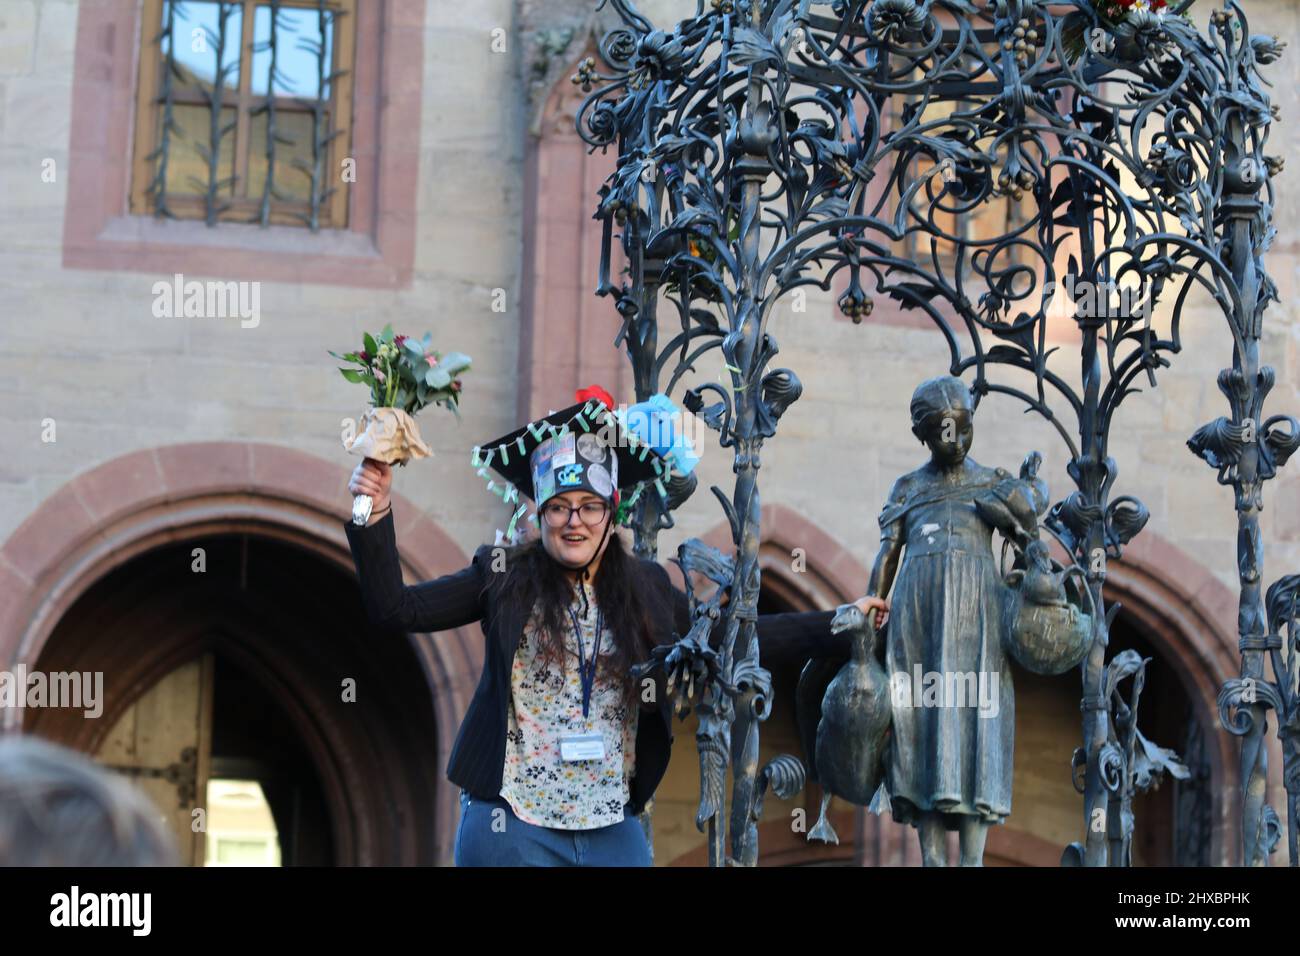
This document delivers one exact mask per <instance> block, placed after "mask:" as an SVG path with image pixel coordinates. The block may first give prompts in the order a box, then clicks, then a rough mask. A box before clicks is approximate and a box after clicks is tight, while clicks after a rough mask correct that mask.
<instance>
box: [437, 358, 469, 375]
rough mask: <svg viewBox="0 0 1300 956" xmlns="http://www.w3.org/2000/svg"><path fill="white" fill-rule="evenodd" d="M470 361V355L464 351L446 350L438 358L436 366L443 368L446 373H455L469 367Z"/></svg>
mask: <svg viewBox="0 0 1300 956" xmlns="http://www.w3.org/2000/svg"><path fill="white" fill-rule="evenodd" d="M471 361H472V360H471V359H470V357H469V356H468V355H466V354H465V353H464V352H448V353H447V354H446V355H444V356H443V357H442V358H440V359H438V368H440V369H444V370H445V371H446V372H447V374H448V375H455V374H456V373H457V372H463V371H464V370H465V369H467V368H469V364H470V362H471Z"/></svg>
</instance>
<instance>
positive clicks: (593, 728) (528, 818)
mask: <svg viewBox="0 0 1300 956" xmlns="http://www.w3.org/2000/svg"><path fill="white" fill-rule="evenodd" d="M587 603H588V613H587V616H586V618H585V619H583V617H582V599H581V597H580V596H579V595H578V594H576V593H575V595H574V599H573V603H572V605H571V606H572V608H573V613H574V615H575V616H577V617H578V619H579V625H580V626H581V628H582V633H583V638H582V639H583V644H584V649H585V654H586V656H587V661H588V666H590V661H591V652H592V648H593V646H594V645H595V642H596V620H597V608H596V601H595V597H594V595H592V594H591V593H590V592H588V600H587ZM566 616H567V615H566ZM538 626H539V615H538V613H537V611H536V610H534V612H533V614H532V615H531V616H530V617H529V619H528V623H527V624H526V625H525V626H524V631H523V634H522V635H521V636H520V639H519V646H518V647H517V648H516V650H515V657H514V664H513V666H512V667H511V670H510V696H511V702H510V707H509V709H508V710H507V717H506V760H505V766H504V768H503V770H502V776H501V796H502V797H503V798H504V799H505V800H506V801H507V802H508V803H509V804H510V807H511V809H512V810H514V812H515V816H517V817H519V819H521V820H523V821H525V822H526V823H533V824H536V825H538V826H545V827H554V828H557V829H561V830H590V829H594V828H596V827H604V826H609V825H610V824H613V823H621V822H622V820H623V805H624V804H625V803H627V802H628V800H629V798H630V791H629V787H628V781H629V779H630V778H631V776H632V773H633V769H634V767H635V760H636V726H637V717H638V710H639V708H637V707H632V708H628V707H627V706H626V705H625V703H624V700H623V688H622V686H621V685H620V684H619V683H618V682H616V681H611V680H610V679H608V677H607V675H606V674H605V673H604V672H603V671H604V668H605V664H604V663H602V664H601V669H600V670H598V671H597V673H596V681H595V685H594V686H593V688H592V691H591V703H590V706H589V708H588V715H589V716H588V717H587V718H586V719H585V720H584V719H583V716H582V680H581V678H580V676H579V673H578V670H579V668H578V643H577V640H576V639H575V637H574V634H573V627H572V626H571V625H570V626H569V627H566V628H565V637H564V656H565V666H564V673H563V675H561V674H560V673H559V669H558V668H556V667H554V666H551V667H547V666H546V664H545V663H544V662H543V660H542V658H541V656H540V651H539V648H538V646H537V636H538ZM613 641H614V639H613V635H612V633H611V632H610V630H609V628H608V627H606V628H605V632H604V634H603V635H602V637H601V640H600V656H601V657H602V658H604V657H606V655H608V654H609V653H611V652H612V651H613ZM629 710H630V712H629ZM579 733H599V734H600V735H601V737H602V738H603V739H604V743H605V758H604V759H603V760H583V761H563V760H561V759H560V743H559V739H560V736H561V735H562V734H579Z"/></svg>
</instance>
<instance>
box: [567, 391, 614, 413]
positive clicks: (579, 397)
mask: <svg viewBox="0 0 1300 956" xmlns="http://www.w3.org/2000/svg"><path fill="white" fill-rule="evenodd" d="M590 398H594V399H595V400H596V401H598V402H600V403H601V404H602V405H604V406H605V407H606V408H608V409H610V410H611V411H613V409H614V398H613V396H612V395H610V394H609V392H607V391H605V390H604V389H603V388H601V387H600V386H599V385H588V386H587V387H586V388H580V389H578V390H577V392H575V393H574V395H573V400H574V401H575V402H585V401H587V400H588V399H590Z"/></svg>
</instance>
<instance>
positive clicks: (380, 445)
mask: <svg viewBox="0 0 1300 956" xmlns="http://www.w3.org/2000/svg"><path fill="white" fill-rule="evenodd" d="M329 354H330V355H333V356H334V357H335V358H337V359H341V360H342V361H344V362H352V363H354V364H355V365H356V366H357V367H356V368H340V369H339V371H340V372H342V373H343V377H344V378H345V379H347V380H348V381H349V382H357V383H360V384H362V385H365V386H367V387H368V388H369V389H370V407H369V408H367V409H366V411H365V412H364V413H363V414H362V416H361V427H360V429H359V430H358V432H357V434H356V435H355V437H353V438H351V439H350V440H349V439H348V438H346V437H345V438H344V439H343V447H344V448H346V449H347V450H348V452H349V453H351V454H354V455H362V456H364V457H366V458H374V459H375V460H376V461H382V462H386V463H388V464H390V465H391V464H398V465H405V464H406V463H407V462H408V461H410V460H412V459H415V458H427V457H429V456H430V455H432V454H433V451H432V449H430V448H429V446H428V445H426V444H425V443H424V441H423V439H421V438H420V430H419V428H417V427H416V424H415V419H414V418H412V416H413V415H415V413H416V412H418V411H420V410H421V409H422V408H424V407H425V406H426V405H444V406H446V407H447V408H449V409H451V411H452V413H453V414H454V415H456V417H457V418H459V417H460V410H459V407H458V406H459V403H460V392H461V381H460V378H459V377H458V376H459V375H460V373H461V372H465V371H468V370H469V367H470V357H469V356H468V355H465V354H463V353H461V352H448V353H447V354H446V355H443V354H442V353H441V352H439V351H437V350H436V349H434V348H433V345H432V336H431V335H430V334H429V333H428V332H426V333H425V334H424V337H423V338H416V337H414V336H410V335H394V334H393V329H392V326H391V325H385V326H384V330H383V331H382V332H380V333H379V335H378V336H372V335H371V334H370V333H369V332H366V333H364V334H363V335H362V348H361V350H360V351H358V352H347V353H345V354H343V355H340V354H339V353H337V352H330V353H329ZM371 504H372V502H371V500H370V496H369V495H358V496H357V497H356V499H355V500H354V501H353V503H352V520H353V522H354V523H356V524H365V523H366V522H367V521H368V520H370V507H371Z"/></svg>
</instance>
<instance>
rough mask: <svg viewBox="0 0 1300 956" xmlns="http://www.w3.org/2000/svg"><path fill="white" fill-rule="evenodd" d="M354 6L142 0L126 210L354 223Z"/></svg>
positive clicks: (218, 218) (322, 0) (312, 0)
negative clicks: (128, 206) (351, 192)
mask: <svg viewBox="0 0 1300 956" xmlns="http://www.w3.org/2000/svg"><path fill="white" fill-rule="evenodd" d="M355 5H356V0H144V13H143V31H142V36H141V43H140V51H141V52H140V70H139V88H138V92H137V101H136V128H135V159H134V163H133V170H132V184H131V211H132V212H133V213H139V214H146V213H147V214H152V215H155V216H159V217H166V218H173V219H201V220H204V221H206V222H207V224H208V225H209V226H215V225H216V224H217V223H219V222H244V223H257V224H260V225H262V226H269V225H272V224H275V225H299V226H307V227H308V228H310V229H312V230H313V231H315V230H318V229H341V228H345V227H346V226H347V210H348V187H349V184H350V183H351V182H353V181H355V178H356V177H355V168H354V165H355V164H353V163H352V160H351V159H350V158H349V156H348V149H349V145H350V140H351V124H352V59H353V49H354V40H355V37H354V26H353V25H354V23H355V17H354V16H353V13H354V12H355Z"/></svg>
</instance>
